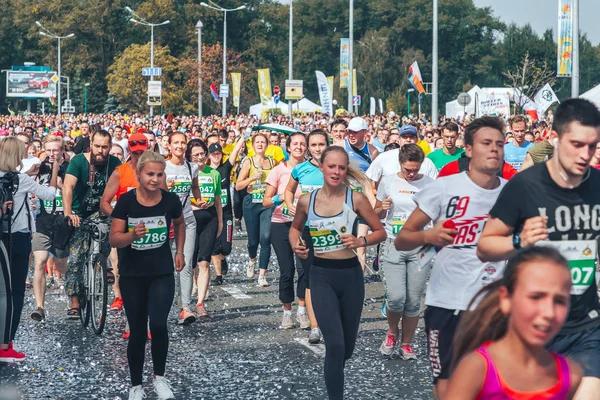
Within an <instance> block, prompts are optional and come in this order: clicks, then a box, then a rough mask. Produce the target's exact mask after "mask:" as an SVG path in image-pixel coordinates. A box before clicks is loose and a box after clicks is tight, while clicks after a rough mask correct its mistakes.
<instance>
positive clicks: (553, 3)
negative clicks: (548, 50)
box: [473, 0, 600, 45]
mask: <svg viewBox="0 0 600 400" xmlns="http://www.w3.org/2000/svg"><path fill="white" fill-rule="evenodd" d="M473 2H474V3H475V5H476V6H478V7H491V8H492V10H493V12H494V15H495V16H497V17H498V18H499V19H500V20H501V21H503V22H505V23H507V24H508V23H511V22H515V23H516V24H517V25H525V24H526V23H529V24H530V25H531V26H532V27H533V29H534V30H535V31H536V32H537V33H540V34H541V33H543V32H544V31H545V30H546V29H548V28H552V30H553V31H554V37H555V39H556V29H557V25H558V0H473ZM579 15H580V20H579V29H580V30H581V32H582V33H587V37H588V39H589V40H590V41H591V42H592V44H594V45H598V44H599V43H600V29H598V28H597V24H598V22H597V16H598V15H600V1H598V0H580V1H579Z"/></svg>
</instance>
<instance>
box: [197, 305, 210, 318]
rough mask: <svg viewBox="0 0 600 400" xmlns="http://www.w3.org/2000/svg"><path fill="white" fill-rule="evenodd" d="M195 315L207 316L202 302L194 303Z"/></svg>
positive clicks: (199, 316)
mask: <svg viewBox="0 0 600 400" xmlns="http://www.w3.org/2000/svg"><path fill="white" fill-rule="evenodd" d="M196 317H198V318H206V317H208V311H207V310H206V306H205V305H204V304H196Z"/></svg>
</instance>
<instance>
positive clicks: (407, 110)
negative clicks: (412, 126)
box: [406, 88, 415, 118]
mask: <svg viewBox="0 0 600 400" xmlns="http://www.w3.org/2000/svg"><path fill="white" fill-rule="evenodd" d="M414 91H415V89H412V88H411V89H408V90H407V91H406V97H407V98H408V105H407V106H406V117H408V118H410V94H411V93H412V92H414Z"/></svg>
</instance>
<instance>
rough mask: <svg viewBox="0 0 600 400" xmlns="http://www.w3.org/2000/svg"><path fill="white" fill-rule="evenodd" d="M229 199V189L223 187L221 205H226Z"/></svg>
mask: <svg viewBox="0 0 600 400" xmlns="http://www.w3.org/2000/svg"><path fill="white" fill-rule="evenodd" d="M228 200H229V192H228V191H227V189H221V207H225V206H226V205H227V201H228Z"/></svg>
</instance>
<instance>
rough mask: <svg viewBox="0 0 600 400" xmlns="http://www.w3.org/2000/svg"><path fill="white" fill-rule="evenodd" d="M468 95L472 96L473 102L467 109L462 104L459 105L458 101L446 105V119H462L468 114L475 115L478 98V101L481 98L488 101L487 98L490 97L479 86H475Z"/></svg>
mask: <svg viewBox="0 0 600 400" xmlns="http://www.w3.org/2000/svg"><path fill="white" fill-rule="evenodd" d="M467 93H469V95H470V96H471V102H470V103H469V104H468V105H467V106H466V107H463V106H461V105H460V104H458V100H453V101H450V102H448V103H446V117H447V118H457V117H460V118H461V119H462V116H463V115H464V114H465V113H467V115H471V114H475V100H476V97H477V98H478V99H479V98H486V99H487V97H488V94H487V93H486V92H485V91H484V90H483V89H481V88H480V87H479V86H477V85H475V86H473V87H472V88H471V90H469V91H468V92H467ZM476 95H477V96H476Z"/></svg>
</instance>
